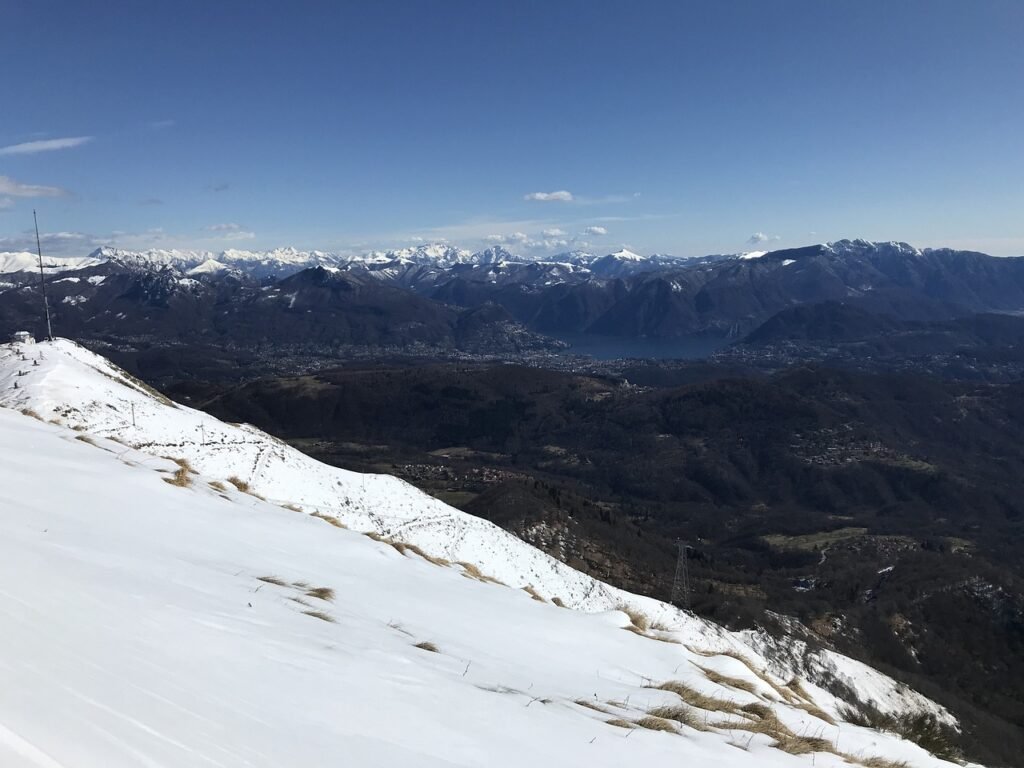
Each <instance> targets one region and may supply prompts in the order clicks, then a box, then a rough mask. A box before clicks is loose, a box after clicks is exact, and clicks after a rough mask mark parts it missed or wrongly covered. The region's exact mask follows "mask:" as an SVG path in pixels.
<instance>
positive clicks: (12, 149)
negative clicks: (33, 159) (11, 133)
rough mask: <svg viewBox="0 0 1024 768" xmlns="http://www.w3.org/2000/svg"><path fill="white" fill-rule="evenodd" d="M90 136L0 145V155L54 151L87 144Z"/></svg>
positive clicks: (90, 138)
mask: <svg viewBox="0 0 1024 768" xmlns="http://www.w3.org/2000/svg"><path fill="white" fill-rule="evenodd" d="M90 141H92V136H70V137H68V138H64V139H43V140H42V141H26V142H23V143H21V144H11V145H9V146H6V147H0V156H7V155H34V154H36V153H37V152H54V151H56V150H58V149H71V148H73V147H80V146H82V145H83V144H88V143H89V142H90Z"/></svg>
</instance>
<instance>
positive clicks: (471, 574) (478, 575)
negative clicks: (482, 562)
mask: <svg viewBox="0 0 1024 768" xmlns="http://www.w3.org/2000/svg"><path fill="white" fill-rule="evenodd" d="M455 564H456V565H458V566H461V567H462V571H463V573H462V575H463V576H465V577H466V578H467V579H476V580H477V581H484V582H489V583H491V584H501V585H502V586H504V582H502V581H499V580H498V579H496V578H494V577H493V576H488V575H487V574H486V573H484V572H483V571H481V570H480V569H479V568H477V567H476V566H475V565H473V564H472V563H467V562H465V561H463V560H460V561H458V562H457V563H455Z"/></svg>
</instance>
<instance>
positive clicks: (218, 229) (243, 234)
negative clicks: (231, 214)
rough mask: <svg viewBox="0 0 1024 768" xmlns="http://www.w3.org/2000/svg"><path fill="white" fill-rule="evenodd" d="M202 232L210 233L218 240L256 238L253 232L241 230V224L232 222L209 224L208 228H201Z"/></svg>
mask: <svg viewBox="0 0 1024 768" xmlns="http://www.w3.org/2000/svg"><path fill="white" fill-rule="evenodd" d="M203 231H204V232H212V233H213V234H214V235H215V236H216V238H217V239H218V240H254V239H255V238H256V233H255V232H249V231H247V230H245V229H242V225H241V224H236V223H235V222H233V221H228V222H224V223H223V224H211V225H210V226H208V227H203Z"/></svg>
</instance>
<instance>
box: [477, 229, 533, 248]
mask: <svg viewBox="0 0 1024 768" xmlns="http://www.w3.org/2000/svg"><path fill="white" fill-rule="evenodd" d="M484 240H486V241H487V242H488V243H497V244H499V245H522V244H524V243H526V242H529V240H530V236H529V235H527V234H526V233H525V232H509V233H508V234H505V235H487V237H485V238H484Z"/></svg>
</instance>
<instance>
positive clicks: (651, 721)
mask: <svg viewBox="0 0 1024 768" xmlns="http://www.w3.org/2000/svg"><path fill="white" fill-rule="evenodd" d="M636 725H638V726H639V727H640V728H646V729H647V730H649V731H667V732H668V733H677V731H676V727H675V726H674V725H672V723H670V722H669V721H668V720H664V719H662V718H660V717H651V716H650V715H648V716H647V717H641V718H640V719H639V720H637V721H636Z"/></svg>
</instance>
